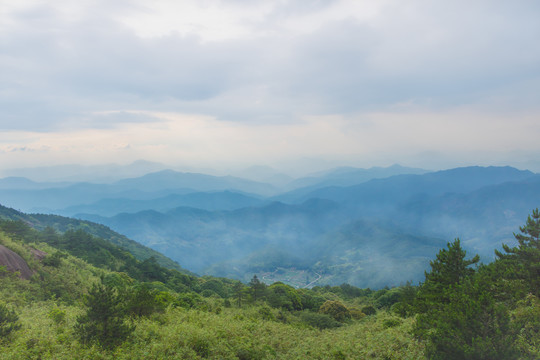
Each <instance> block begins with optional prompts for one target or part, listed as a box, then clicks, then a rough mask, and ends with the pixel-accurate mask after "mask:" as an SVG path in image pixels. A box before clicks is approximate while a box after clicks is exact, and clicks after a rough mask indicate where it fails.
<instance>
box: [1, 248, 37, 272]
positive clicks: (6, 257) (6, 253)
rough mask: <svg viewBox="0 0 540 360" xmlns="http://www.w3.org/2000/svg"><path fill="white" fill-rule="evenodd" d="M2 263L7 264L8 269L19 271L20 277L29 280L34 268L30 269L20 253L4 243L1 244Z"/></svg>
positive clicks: (2, 264)
mask: <svg viewBox="0 0 540 360" xmlns="http://www.w3.org/2000/svg"><path fill="white" fill-rule="evenodd" d="M0 265H1V266H5V267H6V269H7V270H8V271H11V272H16V271H18V272H19V277H21V278H23V279H27V280H28V279H30V277H31V276H32V270H30V268H29V267H28V264H27V263H26V261H24V259H23V258H22V257H20V256H19V254H17V253H16V252H14V251H11V250H10V249H8V248H7V247H5V246H3V245H0Z"/></svg>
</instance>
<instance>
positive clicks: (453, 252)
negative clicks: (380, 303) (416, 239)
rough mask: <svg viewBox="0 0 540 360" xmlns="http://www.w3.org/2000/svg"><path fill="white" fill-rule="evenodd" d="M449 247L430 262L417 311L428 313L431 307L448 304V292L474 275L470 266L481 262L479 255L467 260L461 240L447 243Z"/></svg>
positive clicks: (419, 294)
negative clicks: (429, 269)
mask: <svg viewBox="0 0 540 360" xmlns="http://www.w3.org/2000/svg"><path fill="white" fill-rule="evenodd" d="M447 247H448V249H442V250H441V251H439V253H438V254H437V256H436V259H435V260H433V261H430V262H429V265H430V266H431V271H430V272H426V273H425V276H426V281H425V282H424V284H423V285H422V286H421V287H420V289H419V292H418V297H417V302H416V310H417V311H418V312H420V313H423V312H426V311H427V310H428V308H429V307H432V306H436V305H440V304H444V303H448V302H449V301H450V299H449V297H448V295H447V293H448V291H449V290H450V289H451V288H452V287H455V286H456V285H458V284H459V283H461V282H462V281H463V280H464V279H466V278H467V277H469V276H471V275H473V274H474V269H472V268H470V266H471V265H474V264H476V263H478V262H479V261H480V257H479V256H478V255H475V256H474V257H473V258H472V259H470V260H465V257H466V256H467V252H466V251H465V250H463V249H462V247H461V243H460V240H459V238H457V239H455V240H454V242H453V243H447Z"/></svg>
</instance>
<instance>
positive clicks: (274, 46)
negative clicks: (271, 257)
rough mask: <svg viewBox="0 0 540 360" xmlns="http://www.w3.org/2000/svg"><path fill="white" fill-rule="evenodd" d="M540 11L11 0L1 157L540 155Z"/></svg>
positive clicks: (346, 3)
mask: <svg viewBox="0 0 540 360" xmlns="http://www.w3.org/2000/svg"><path fill="white" fill-rule="evenodd" d="M539 19H540V2H538V1H535V0H531V1H525V0H524V1H520V0H516V1H496V0H488V1H481V0H478V1H471V0H468V1H455V0H454V1H431V0H430V1H414V0H411V1H401V0H399V1H398V0H394V1H384V0H382V1H381V0H377V1H375V0H373V1H361V0H343V1H338V0H336V1H332V0H319V1H317V0H297V1H287V0H280V1H271V0H265V1H261V0H250V1H247V0H228V1H217V0H177V1H173V0H152V1H134V0H77V1H72V0H65V1H63V0H49V1H47V0H36V1H29V0H0V170H1V169H5V168H13V167H24V166H37V165H58V164H71V163H81V164H100V163H119V164H127V163H130V162H133V161H135V160H138V159H145V160H150V161H157V162H162V163H165V164H168V165H171V166H176V167H181V166H186V167H205V168H208V167H215V168H220V169H225V168H232V167H242V166H247V165H251V164H262V165H270V166H274V167H276V168H283V169H289V170H290V169H292V168H296V169H298V168H301V167H302V166H306V164H308V165H309V164H310V165H311V166H312V167H316V166H318V165H320V166H331V165H354V166H360V167H369V166H374V165H379V166H387V165H391V164H394V163H400V164H402V165H406V166H416V167H423V168H429V169H442V168H449V167H455V166H465V165H472V164H478V165H512V166H516V167H519V168H529V169H531V170H533V171H540V141H539V137H540V21H539ZM298 161H303V162H302V165H299V164H300V163H298ZM317 164H318V165H317ZM310 170H312V169H310Z"/></svg>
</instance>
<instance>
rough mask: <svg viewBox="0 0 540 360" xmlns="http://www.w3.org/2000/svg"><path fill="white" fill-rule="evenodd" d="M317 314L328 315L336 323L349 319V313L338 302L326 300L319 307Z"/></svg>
mask: <svg viewBox="0 0 540 360" xmlns="http://www.w3.org/2000/svg"><path fill="white" fill-rule="evenodd" d="M319 312H320V313H321V314H328V315H330V316H331V317H333V318H334V319H335V320H337V321H341V322H343V321H345V320H348V319H350V318H351V312H350V311H349V309H347V308H346V307H345V305H343V304H342V303H341V302H339V301H337V300H336V301H332V300H327V301H326V302H325V303H324V304H322V305H321V307H320V309H319Z"/></svg>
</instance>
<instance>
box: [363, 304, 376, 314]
mask: <svg viewBox="0 0 540 360" xmlns="http://www.w3.org/2000/svg"><path fill="white" fill-rule="evenodd" d="M362 312H363V313H364V314H366V315H375V314H376V313H377V310H376V309H375V308H374V307H373V306H371V305H367V306H364V307H363V308H362Z"/></svg>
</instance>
